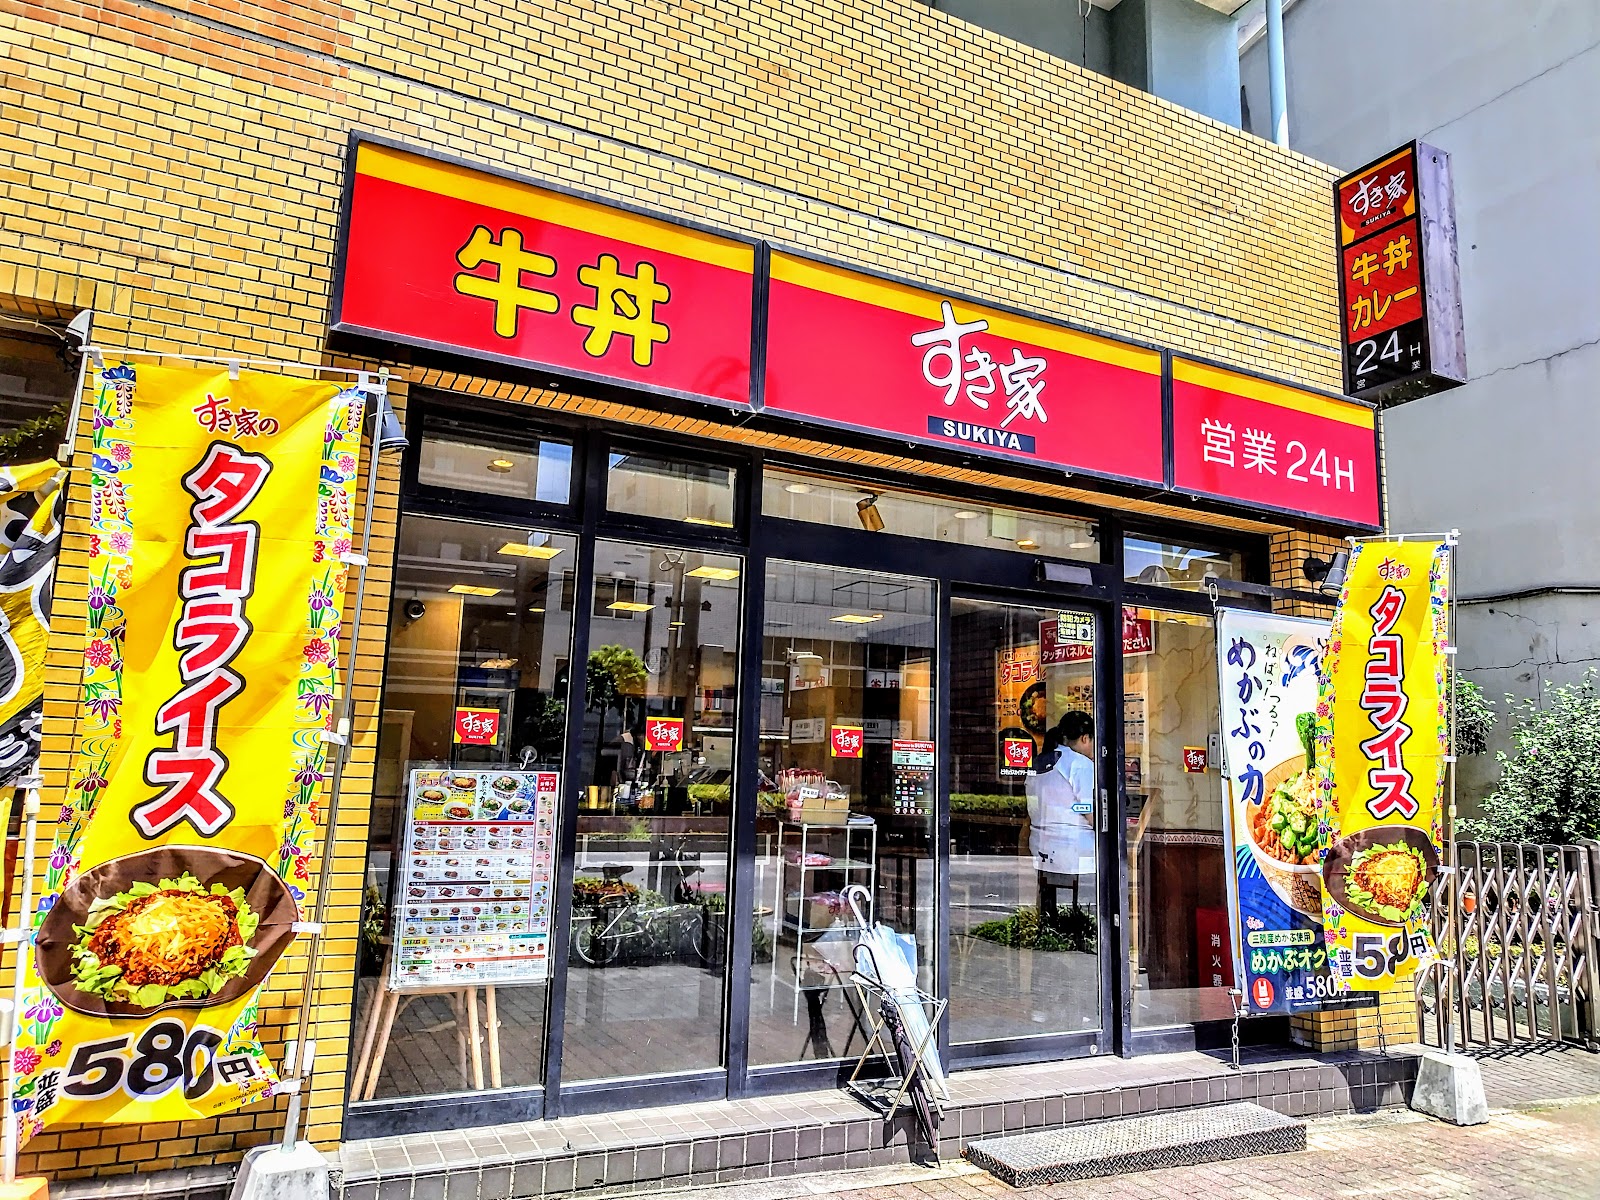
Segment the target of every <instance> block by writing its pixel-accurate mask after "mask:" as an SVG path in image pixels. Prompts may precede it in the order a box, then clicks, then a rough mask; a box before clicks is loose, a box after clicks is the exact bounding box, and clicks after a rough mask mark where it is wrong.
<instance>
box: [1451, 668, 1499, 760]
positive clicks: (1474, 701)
mask: <svg viewBox="0 0 1600 1200" xmlns="http://www.w3.org/2000/svg"><path fill="white" fill-rule="evenodd" d="M1496 719H1497V718H1496V717H1495V713H1494V705H1493V704H1492V703H1490V701H1489V697H1487V696H1485V695H1484V694H1483V689H1482V688H1480V687H1479V686H1478V685H1477V684H1475V683H1472V682H1470V681H1469V680H1466V679H1463V678H1462V677H1461V676H1460V675H1457V676H1456V753H1457V754H1485V753H1487V752H1488V749H1489V731H1490V730H1491V729H1493V728H1494V723H1495V720H1496Z"/></svg>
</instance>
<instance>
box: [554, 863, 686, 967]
mask: <svg viewBox="0 0 1600 1200" xmlns="http://www.w3.org/2000/svg"><path fill="white" fill-rule="evenodd" d="M685 840H686V839H685V838H680V839H679V840H678V845H677V847H676V848H671V849H668V850H666V851H664V852H663V859H664V861H667V862H670V863H672V864H674V865H673V867H672V868H670V869H671V870H673V871H674V872H675V873H676V875H677V880H676V882H675V883H674V885H673V888H672V899H671V900H664V901H663V902H662V903H660V904H657V905H652V906H650V907H644V903H645V902H644V899H643V894H642V893H641V892H640V890H639V888H638V887H636V886H635V885H633V884H630V883H626V882H624V881H623V876H624V875H628V874H631V873H632V871H633V867H631V866H629V865H627V864H625V863H605V864H602V865H601V866H600V867H599V868H598V869H599V871H600V873H601V877H602V880H603V883H602V891H601V892H600V893H599V895H597V896H596V897H595V898H594V899H592V900H590V901H588V903H587V904H586V905H585V907H586V910H587V911H584V912H579V911H578V910H577V904H576V903H575V904H574V911H573V914H572V952H573V954H574V955H576V956H577V958H578V959H579V961H581V962H583V963H586V964H587V965H589V966H591V967H603V966H606V965H607V964H609V963H612V962H615V961H617V960H618V959H619V958H620V957H622V956H623V954H624V952H625V951H632V952H633V953H635V954H640V953H641V952H643V953H646V954H648V955H649V956H650V957H651V958H657V957H662V956H667V957H671V958H674V959H678V960H681V961H685V962H689V963H692V964H693V965H696V966H704V965H705V963H706V961H707V956H706V946H705V913H704V911H703V910H702V908H701V907H700V905H699V904H698V903H696V902H695V900H694V891H693V889H692V888H690V887H689V883H688V879H689V876H691V875H695V874H698V873H699V872H700V871H702V870H704V868H703V867H700V866H687V865H685V864H686V863H687V862H690V861H692V860H691V859H690V856H689V853H688V852H687V851H685V850H684V849H683V842H684V841H685ZM698 857H699V855H698V854H695V855H694V858H698ZM589 869H591V870H592V869H594V868H589ZM664 873H665V872H664Z"/></svg>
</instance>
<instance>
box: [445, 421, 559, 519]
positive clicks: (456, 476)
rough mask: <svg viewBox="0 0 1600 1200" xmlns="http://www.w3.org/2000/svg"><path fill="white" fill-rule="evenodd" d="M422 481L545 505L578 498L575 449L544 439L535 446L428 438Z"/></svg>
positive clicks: (459, 437) (458, 437) (467, 438)
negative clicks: (574, 480) (575, 495)
mask: <svg viewBox="0 0 1600 1200" xmlns="http://www.w3.org/2000/svg"><path fill="white" fill-rule="evenodd" d="M417 482H418V483H420V484H422V485H423V486H425V487H440V488H457V489H460V490H463V491H467V492H480V493H481V492H487V493H488V494H490V495H493V496H510V497H513V498H515V499H518V500H535V501H538V502H539V503H541V504H568V503H571V500H572V446H571V444H570V443H568V442H563V441H556V440H553V439H550V438H541V439H539V441H538V442H537V443H536V444H535V445H533V446H532V447H529V446H525V445H519V444H516V443H508V442H495V441H490V440H489V439H487V438H483V437H477V436H473V435H472V434H452V433H446V434H441V435H434V434H430V435H428V436H425V437H424V438H423V439H422V454H421V457H420V459H419V461H418V464H417Z"/></svg>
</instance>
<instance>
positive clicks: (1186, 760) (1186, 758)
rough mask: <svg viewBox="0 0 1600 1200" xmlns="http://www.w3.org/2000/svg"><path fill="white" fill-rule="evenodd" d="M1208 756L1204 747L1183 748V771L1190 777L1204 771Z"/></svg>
mask: <svg viewBox="0 0 1600 1200" xmlns="http://www.w3.org/2000/svg"><path fill="white" fill-rule="evenodd" d="M1208 761H1209V756H1208V755H1207V754H1206V748H1205V747H1204V746H1185V747H1184V748H1183V769H1184V770H1185V771H1186V772H1187V773H1188V774H1190V775H1198V774H1200V772H1202V771H1204V770H1205V769H1206V765H1207V762H1208Z"/></svg>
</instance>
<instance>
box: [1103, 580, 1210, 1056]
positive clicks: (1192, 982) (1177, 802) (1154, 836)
mask: <svg viewBox="0 0 1600 1200" xmlns="http://www.w3.org/2000/svg"><path fill="white" fill-rule="evenodd" d="M1123 645H1124V650H1123V737H1124V739H1125V754H1124V762H1123V767H1124V771H1125V780H1124V782H1125V785H1126V791H1127V797H1128V808H1127V819H1128V882H1129V888H1128V891H1129V895H1130V896H1131V897H1132V900H1133V903H1132V911H1131V912H1130V913H1129V914H1128V944H1129V956H1130V958H1131V967H1132V973H1133V979H1134V1011H1133V1023H1134V1024H1135V1025H1142V1026H1159V1025H1183V1024H1189V1023H1191V1022H1194V1021H1207V1020H1221V1019H1224V1018H1228V1017H1231V1016H1232V1015H1233V1009H1232V1005H1231V1003H1230V1001H1229V999H1228V991H1227V985H1228V980H1227V977H1226V974H1219V973H1218V972H1217V971H1215V970H1213V969H1212V967H1211V954H1210V951H1211V950H1213V949H1215V948H1216V947H1214V946H1213V944H1212V939H1213V938H1216V939H1218V940H1219V941H1220V942H1221V944H1222V945H1223V946H1226V944H1227V929H1228V898H1227V884H1226V879H1225V874H1224V871H1225V867H1226V862H1227V860H1226V858H1225V850H1224V847H1223V833H1222V789H1221V787H1220V785H1219V783H1218V779H1217V776H1216V773H1215V772H1214V771H1213V770H1206V771H1198V772H1190V771H1187V770H1185V768H1184V754H1183V748H1184V747H1185V746H1206V745H1207V743H1208V738H1209V736H1210V734H1211V733H1212V732H1213V731H1214V730H1215V729H1216V722H1217V714H1218V713H1219V711H1220V702H1219V698H1218V694H1217V686H1218V685H1217V658H1216V652H1217V651H1216V632H1215V627H1214V625H1213V624H1212V622H1211V619H1210V618H1209V617H1203V616H1198V615H1194V614H1189V613H1178V612H1167V611H1163V610H1161V609H1149V608H1129V609H1125V610H1124V620H1123ZM1130 645H1132V646H1133V647H1135V649H1133V650H1130V649H1129V646H1130ZM1224 959H1225V960H1226V953H1224Z"/></svg>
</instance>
